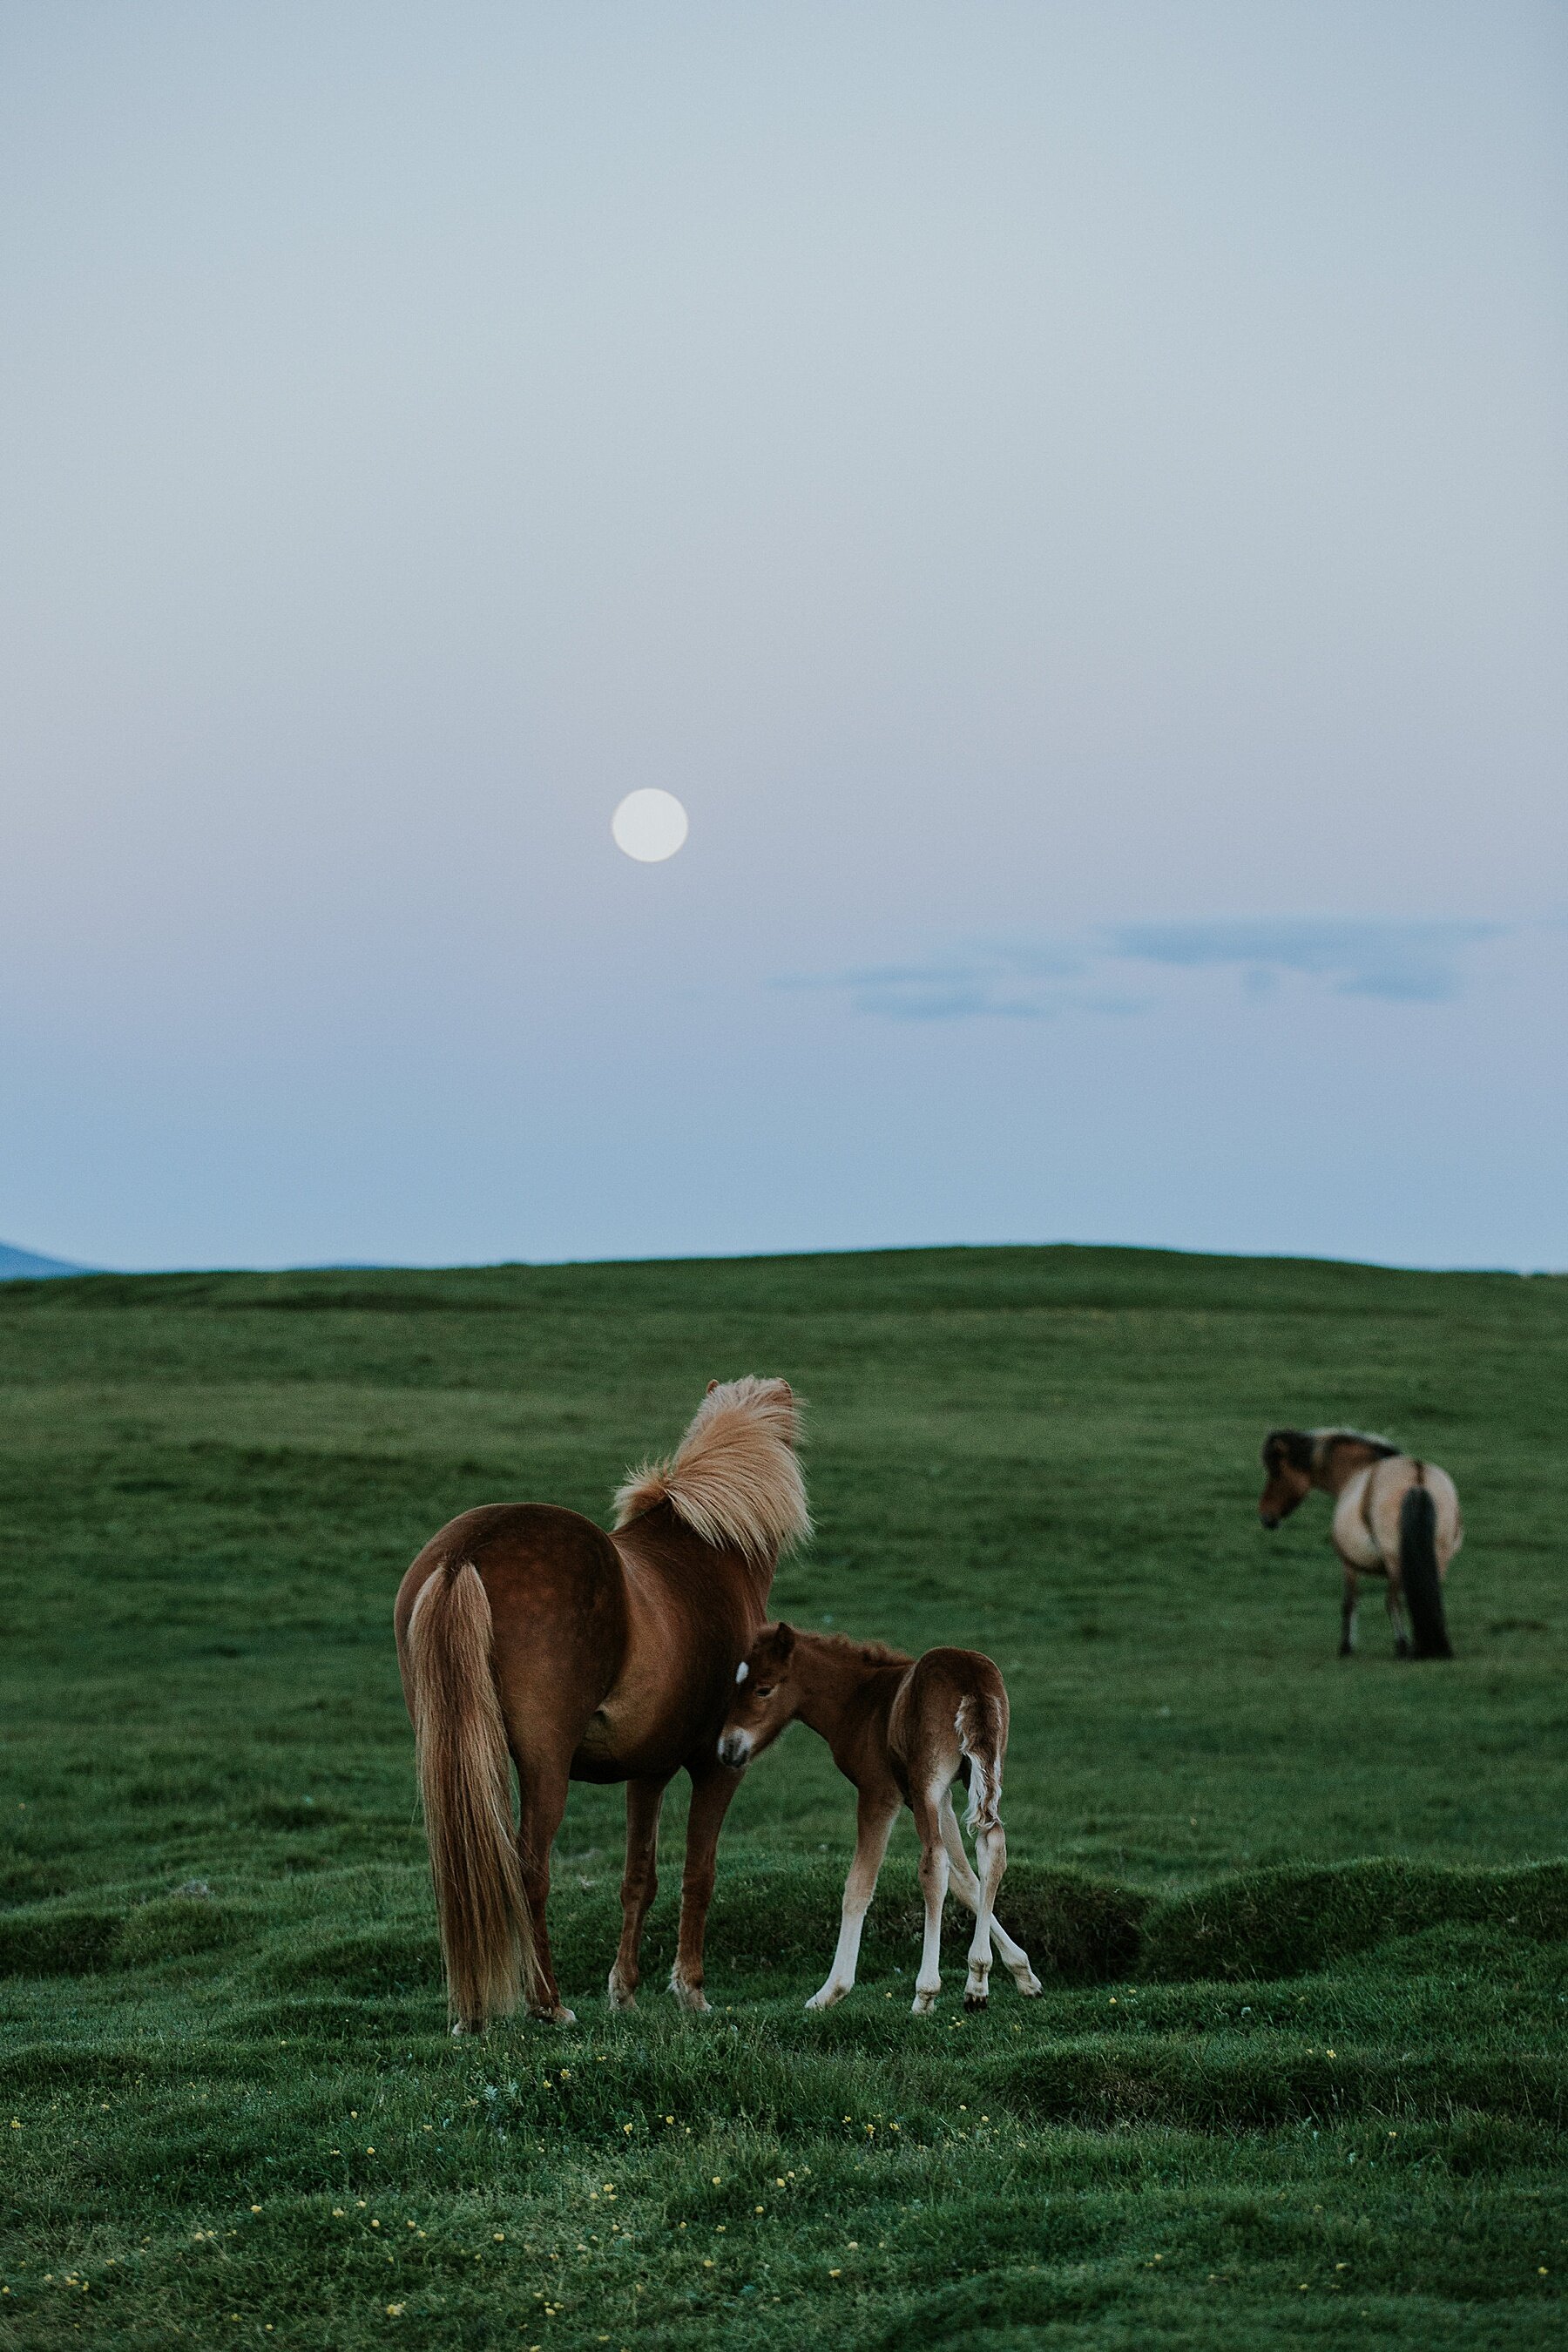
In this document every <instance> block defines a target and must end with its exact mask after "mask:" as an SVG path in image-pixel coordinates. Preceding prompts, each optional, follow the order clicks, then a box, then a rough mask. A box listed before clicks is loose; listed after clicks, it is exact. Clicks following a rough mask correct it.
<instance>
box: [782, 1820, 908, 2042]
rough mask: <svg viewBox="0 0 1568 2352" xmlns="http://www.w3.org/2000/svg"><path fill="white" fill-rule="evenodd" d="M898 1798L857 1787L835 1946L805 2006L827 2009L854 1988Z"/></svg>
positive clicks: (891, 1831)
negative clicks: (864, 1931)
mask: <svg viewBox="0 0 1568 2352" xmlns="http://www.w3.org/2000/svg"><path fill="white" fill-rule="evenodd" d="M899 1802H900V1800H899V1792H898V1790H897V1789H892V1788H889V1789H888V1790H877V1791H876V1792H875V1793H874V1794H868V1792H867V1791H866V1790H864V1789H863V1790H861V1791H860V1802H859V1805H858V1809H857V1810H858V1833H857V1836H856V1841H855V1859H854V1861H853V1862H852V1863H851V1864H850V1865H849V1875H848V1877H847V1879H846V1880H845V1882H844V1911H843V1916H842V1918H841V1919H840V1922H839V1927H838V1948H837V1951H836V1952H835V1953H834V1955H833V1966H832V1967H831V1968H830V1969H828V1971H827V1982H826V1984H825V1985H824V1986H823V1988H822V1990H821V1991H820V1992H814V1993H813V1994H812V1996H811V1999H810V2000H808V2001H807V2002H806V2004H805V2005H806V2007H807V2009H831V2008H832V2007H833V2004H834V2002H835V2001H838V2000H843V1998H844V1996H845V1994H846V1993H847V1992H851V1991H853V1990H854V1986H855V1968H856V1963H857V1961H858V1959H859V1958H860V1931H861V1929H862V1927H864V1926H865V1924H866V1914H867V1912H868V1910H869V1908H870V1906H871V1897H872V1895H874V1894H875V1893H876V1891H877V1874H878V1872H879V1870H880V1869H881V1867H882V1857H883V1855H884V1854H885V1853H887V1851H888V1840H889V1837H890V1836H891V1835H892V1833H893V1823H894V1822H896V1821H897V1820H898V1818H899Z"/></svg>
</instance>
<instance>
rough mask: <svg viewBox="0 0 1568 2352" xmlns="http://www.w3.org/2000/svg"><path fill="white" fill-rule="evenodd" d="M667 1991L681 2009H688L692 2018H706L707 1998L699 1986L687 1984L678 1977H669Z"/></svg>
mask: <svg viewBox="0 0 1568 2352" xmlns="http://www.w3.org/2000/svg"><path fill="white" fill-rule="evenodd" d="M669 1990H670V1991H671V1992H672V1993H673V1994H674V1995H675V1998H676V2000H678V2001H679V2003H680V2006H681V2008H682V2009H689V2011H691V2013H692V2015H693V2016H694V2017H706V2016H707V2014H708V2008H709V2003H708V1996H707V1994H706V1993H705V1992H704V1991H703V1990H702V1988H701V1986H700V1985H693V1984H687V1983H686V1982H685V1981H684V1979H681V1978H680V1977H671V1978H670V1979H669Z"/></svg>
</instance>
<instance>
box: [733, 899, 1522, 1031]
mask: <svg viewBox="0 0 1568 2352" xmlns="http://www.w3.org/2000/svg"><path fill="white" fill-rule="evenodd" d="M1503 929H1504V926H1503V925H1501V924H1500V923H1486V922H1375V921H1357V920H1348V919H1347V920H1341V919H1327V918H1325V919H1321V920H1318V919H1310V918H1309V919H1282V920H1279V921H1270V920H1258V921H1251V922H1246V921H1240V922H1238V921H1216V922H1179V923H1124V924H1121V925H1118V926H1116V927H1114V928H1112V929H1109V930H1106V931H1103V932H1100V933H1099V934H1097V935H1095V936H1094V937H1092V938H1090V939H1088V940H1082V941H1079V942H1076V943H1075V942H1072V941H1068V940H1056V941H1052V940H1040V941H1016V940H1015V941H1007V942H1005V943H1000V944H991V945H985V946H975V947H971V948H968V949H966V950H963V952H962V953H956V954H952V955H948V956H937V957H932V958H931V960H930V961H926V962H915V963H899V964H870V965H861V966H855V967H851V968H850V969H848V970H846V971H837V972H828V973H822V974H816V975H810V976H796V977H793V978H789V979H783V980H779V981H776V982H774V983H773V984H774V986H775V987H780V988H826V989H833V990H837V991H841V992H844V993H845V994H847V996H848V998H849V1001H850V1003H851V1004H852V1005H853V1006H854V1008H855V1010H856V1011H857V1012H858V1013H871V1014H874V1015H875V1016H877V1017H878V1018H879V1019H881V1020H884V1021H974V1020H1003V1021H1047V1020H1052V1019H1055V1018H1057V1017H1058V1015H1060V1014H1063V1013H1121V1014H1126V1013H1142V1012H1145V1011H1147V1010H1148V1009H1149V1008H1150V1007H1151V1006H1152V1005H1153V1004H1155V1003H1157V1002H1158V1001H1159V996H1158V992H1157V984H1156V990H1155V992H1151V990H1150V988H1149V986H1148V984H1147V982H1148V980H1149V978H1150V976H1151V975H1150V973H1149V967H1150V966H1162V965H1163V966H1164V967H1165V968H1166V969H1167V970H1168V971H1171V970H1180V971H1202V970H1214V969H1220V970H1232V971H1237V973H1239V975H1240V977H1241V980H1242V984H1243V986H1244V987H1245V988H1246V990H1247V992H1248V993H1249V994H1252V995H1258V994H1265V993H1267V992H1269V991H1270V990H1272V989H1273V988H1274V987H1276V986H1277V985H1278V984H1279V981H1280V980H1281V979H1282V978H1283V977H1285V976H1287V975H1289V976H1294V977H1297V978H1301V979H1306V980H1309V981H1319V982H1327V984H1328V985H1329V986H1330V987H1331V989H1332V990H1333V992H1334V993H1335V994H1336V995H1341V996H1372V997H1381V998H1383V999H1384V1000H1386V1001H1388V1002H1390V1003H1443V1002H1446V1001H1447V1000H1448V999H1449V998H1451V997H1453V996H1455V995H1457V994H1458V990H1459V986H1460V982H1461V978H1462V973H1461V968H1460V967H1461V959H1462V957H1463V955H1464V953H1465V951H1466V950H1467V949H1468V948H1471V947H1474V946H1476V945H1478V944H1479V943H1480V942H1481V941H1483V940H1490V939H1496V938H1497V937H1499V936H1500V933H1501V931H1502V930H1503ZM1133 968H1141V969H1142V974H1143V978H1144V983H1145V984H1144V985H1143V987H1142V989H1139V988H1137V987H1136V986H1134V985H1130V984H1129V982H1130V981H1131V970H1132V969H1133Z"/></svg>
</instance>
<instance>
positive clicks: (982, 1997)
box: [963, 1992, 991, 2017]
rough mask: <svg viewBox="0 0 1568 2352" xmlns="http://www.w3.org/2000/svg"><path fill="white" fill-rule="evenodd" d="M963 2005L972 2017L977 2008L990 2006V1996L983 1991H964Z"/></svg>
mask: <svg viewBox="0 0 1568 2352" xmlns="http://www.w3.org/2000/svg"><path fill="white" fill-rule="evenodd" d="M963 2006H964V2008H965V2009H966V2010H967V2011H968V2012H969V2014H970V2016H971V2017H973V2015H974V2013H975V2011H977V2010H981V2009H989V2008H990V2006H991V1996H990V1994H989V1993H985V1992H966V1993H965V1994H964V1996H963Z"/></svg>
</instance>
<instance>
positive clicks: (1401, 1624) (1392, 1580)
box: [1387, 1571, 1410, 1658]
mask: <svg viewBox="0 0 1568 2352" xmlns="http://www.w3.org/2000/svg"><path fill="white" fill-rule="evenodd" d="M1387 1607H1388V1622H1389V1626H1390V1629H1391V1631H1392V1633H1393V1634H1394V1656H1395V1657H1396V1658H1407V1657H1408V1656H1409V1655H1410V1628H1409V1626H1408V1625H1407V1624H1406V1623H1405V1588H1404V1586H1403V1585H1402V1584H1401V1583H1400V1581H1399V1579H1398V1578H1397V1577H1396V1576H1395V1575H1394V1574H1393V1572H1392V1571H1390V1574H1389V1579H1388V1593H1387Z"/></svg>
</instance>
